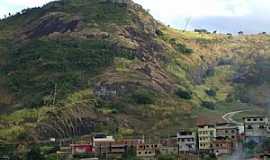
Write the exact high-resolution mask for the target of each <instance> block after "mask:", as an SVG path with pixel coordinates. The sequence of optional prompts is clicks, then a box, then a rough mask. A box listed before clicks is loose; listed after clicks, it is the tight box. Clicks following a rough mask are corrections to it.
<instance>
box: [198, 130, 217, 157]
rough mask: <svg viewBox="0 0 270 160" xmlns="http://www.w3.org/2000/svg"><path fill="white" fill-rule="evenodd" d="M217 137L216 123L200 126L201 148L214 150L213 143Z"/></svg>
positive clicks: (205, 150)
mask: <svg viewBox="0 0 270 160" xmlns="http://www.w3.org/2000/svg"><path fill="white" fill-rule="evenodd" d="M215 138H216V128H215V126H214V125H200V126H198V139H199V150H200V151H201V152H209V151H211V150H212V148H211V143H212V142H213V141H214V140H215Z"/></svg>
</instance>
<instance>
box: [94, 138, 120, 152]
mask: <svg viewBox="0 0 270 160" xmlns="http://www.w3.org/2000/svg"><path fill="white" fill-rule="evenodd" d="M92 142H93V146H94V147H95V151H96V153H97V154H99V155H101V154H105V153H106V154H107V153H108V152H109V147H110V145H111V144H112V143H113V142H115V139H114V138H113V136H106V135H105V134H102V133H101V134H96V135H95V136H94V137H93V140H92Z"/></svg>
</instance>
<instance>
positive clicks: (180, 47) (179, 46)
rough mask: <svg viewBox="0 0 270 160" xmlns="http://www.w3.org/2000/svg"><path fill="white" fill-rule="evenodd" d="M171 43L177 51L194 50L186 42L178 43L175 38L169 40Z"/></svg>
mask: <svg viewBox="0 0 270 160" xmlns="http://www.w3.org/2000/svg"><path fill="white" fill-rule="evenodd" d="M169 43H170V44H171V45H172V46H173V47H174V48H175V50H176V51H178V52H181V53H184V54H191V53H192V52H193V50H192V49H191V48H188V47H187V46H186V45H185V44H181V43H178V42H177V41H176V39H175V38H172V39H170V40H169Z"/></svg>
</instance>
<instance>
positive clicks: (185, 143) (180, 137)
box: [177, 130, 197, 152]
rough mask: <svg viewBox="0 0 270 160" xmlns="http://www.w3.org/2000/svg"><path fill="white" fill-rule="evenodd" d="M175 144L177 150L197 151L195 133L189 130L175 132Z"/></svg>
mask: <svg viewBox="0 0 270 160" xmlns="http://www.w3.org/2000/svg"><path fill="white" fill-rule="evenodd" d="M177 145H178V150H179V152H196V151H197V133H196V132H195V131H191V130H182V131H179V132H178V133H177Z"/></svg>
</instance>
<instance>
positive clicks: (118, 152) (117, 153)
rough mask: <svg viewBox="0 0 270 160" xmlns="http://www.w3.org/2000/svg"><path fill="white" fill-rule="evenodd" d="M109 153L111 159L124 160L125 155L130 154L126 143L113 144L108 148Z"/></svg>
mask: <svg viewBox="0 0 270 160" xmlns="http://www.w3.org/2000/svg"><path fill="white" fill-rule="evenodd" d="M107 151H108V153H107V155H108V157H109V158H110V159H122V158H123V155H125V154H127V152H128V145H127V144H124V143H119V142H113V143H111V144H110V145H109V146H108V149H107Z"/></svg>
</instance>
